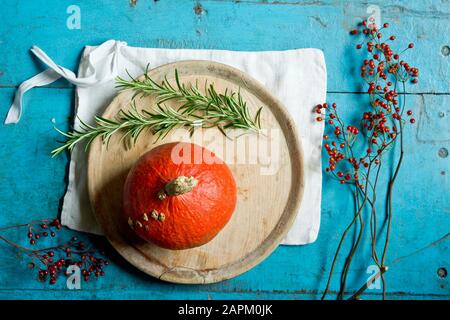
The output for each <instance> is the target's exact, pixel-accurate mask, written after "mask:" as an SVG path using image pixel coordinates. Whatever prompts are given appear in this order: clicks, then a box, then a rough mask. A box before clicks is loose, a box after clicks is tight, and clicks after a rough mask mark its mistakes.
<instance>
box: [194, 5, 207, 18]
mask: <svg viewBox="0 0 450 320" xmlns="http://www.w3.org/2000/svg"><path fill="white" fill-rule="evenodd" d="M194 12H195V14H196V15H198V16H201V15H204V14H205V13H206V11H205V9H203V6H202V5H201V4H200V3H199V2H198V3H197V4H196V5H195V6H194Z"/></svg>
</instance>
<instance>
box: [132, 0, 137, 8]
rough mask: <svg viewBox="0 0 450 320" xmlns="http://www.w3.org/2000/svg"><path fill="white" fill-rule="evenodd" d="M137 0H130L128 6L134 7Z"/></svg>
mask: <svg viewBox="0 0 450 320" xmlns="http://www.w3.org/2000/svg"><path fill="white" fill-rule="evenodd" d="M137 2H138V0H130V6H132V7H135V6H136V4H137Z"/></svg>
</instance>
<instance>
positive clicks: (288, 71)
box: [5, 40, 327, 245]
mask: <svg viewBox="0 0 450 320" xmlns="http://www.w3.org/2000/svg"><path fill="white" fill-rule="evenodd" d="M31 50H32V52H33V53H34V54H35V55H36V56H37V57H38V58H39V59H40V60H42V61H43V62H44V63H45V64H46V65H47V66H48V67H49V69H47V70H46V71H44V72H42V73H40V74H38V75H36V76H34V77H33V78H31V79H29V80H27V81H25V82H24V83H22V84H21V85H20V87H19V89H18V90H17V92H16V96H15V100H14V103H13V105H12V106H11V109H10V110H9V112H8V115H7V118H6V120H5V123H16V122H18V121H19V119H20V115H21V109H22V106H21V104H22V95H23V94H24V93H25V92H26V91H27V90H29V89H30V88H32V87H34V86H43V85H47V84H49V83H51V82H54V81H55V80H57V79H58V78H60V77H64V78H66V79H67V80H68V81H70V82H71V83H73V84H75V85H76V86H77V89H76V109H75V112H76V115H77V116H78V117H79V118H81V119H82V120H84V121H87V122H92V120H93V117H94V115H98V114H101V113H102V112H103V110H104V109H105V108H106V107H107V106H108V104H109V102H110V101H111V100H112V98H113V97H114V96H115V95H116V93H117V90H116V89H115V88H114V86H115V82H114V79H115V78H116V77H117V76H121V77H124V78H127V74H126V70H128V72H129V73H130V74H131V75H132V76H133V77H134V76H139V75H141V74H142V73H143V72H144V70H145V67H146V66H147V64H150V68H154V67H157V66H159V65H162V64H166V63H170V62H175V61H180V60H211V61H216V62H220V63H224V64H228V65H230V66H233V67H235V68H238V69H240V70H242V71H244V72H246V73H248V74H249V75H250V76H252V77H254V78H255V79H256V80H258V81H259V82H261V83H262V84H263V85H264V86H265V87H266V88H268V89H269V90H270V91H271V92H272V94H274V95H275V96H276V97H278V98H279V99H280V100H281V102H282V103H283V104H284V106H285V107H286V108H287V109H288V110H289V112H290V113H291V116H292V118H293V119H294V121H295V122H296V125H297V128H298V131H299V134H300V137H301V139H302V145H303V151H304V155H305V189H304V194H303V201H302V203H301V207H300V212H299V213H298V215H297V218H296V220H295V222H294V225H293V227H292V229H291V230H290V231H289V233H288V235H287V236H286V238H285V239H284V241H283V244H289V245H298V244H307V243H311V242H314V241H315V240H316V238H317V235H318V232H319V226H320V205H321V194H322V168H321V147H322V146H321V143H322V142H321V141H322V135H323V130H324V125H323V123H316V122H314V116H313V115H312V109H313V107H314V106H315V105H316V104H318V103H322V102H324V101H325V98H326V80H327V76H326V67H325V60H324V56H323V53H322V51H320V50H318V49H298V50H286V51H262V52H241V51H225V50H190V49H153V48H136V47H130V46H127V44H126V43H124V42H121V41H114V40H109V41H106V42H105V43H103V44H102V45H100V46H97V47H93V46H86V48H85V50H84V52H83V56H82V58H81V61H80V65H79V69H78V77H76V76H75V74H74V73H73V72H72V71H70V70H68V69H65V68H63V67H61V66H58V65H57V64H56V63H54V62H53V61H52V60H51V59H50V58H49V57H48V56H47V55H46V54H45V53H44V52H43V51H42V50H40V49H39V48H38V47H33V48H32V49H31ZM74 126H75V128H77V127H78V126H79V121H78V120H75V123H74ZM69 170H70V171H69V183H68V187H67V192H66V195H65V197H64V204H63V208H62V214H61V215H62V216H61V221H62V224H63V225H66V226H67V227H69V228H72V229H75V230H79V231H84V232H90V233H96V234H101V229H100V227H99V226H98V224H97V222H96V220H95V218H94V215H93V213H92V211H91V207H90V204H89V198H88V193H87V183H86V175H87V156H86V154H85V152H84V150H83V148H80V147H76V148H75V149H74V150H73V152H72V156H71V161H70V169H69Z"/></svg>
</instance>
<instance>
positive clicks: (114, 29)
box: [0, 0, 450, 93]
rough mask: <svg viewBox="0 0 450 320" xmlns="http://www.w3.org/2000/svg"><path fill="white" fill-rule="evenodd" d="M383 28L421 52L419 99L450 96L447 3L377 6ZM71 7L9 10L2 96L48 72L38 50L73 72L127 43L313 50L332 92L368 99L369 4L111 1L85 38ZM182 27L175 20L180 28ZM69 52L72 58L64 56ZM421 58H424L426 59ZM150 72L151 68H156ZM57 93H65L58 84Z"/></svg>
mask: <svg viewBox="0 0 450 320" xmlns="http://www.w3.org/2000/svg"><path fill="white" fill-rule="evenodd" d="M372 3H373V4H374V5H378V6H379V8H380V13H381V18H382V19H383V20H386V21H389V22H391V28H390V29H389V31H388V33H389V34H391V33H392V34H395V35H397V36H398V39H400V40H399V41H401V43H399V48H405V47H406V46H407V44H408V43H409V42H414V43H415V44H416V49H415V50H414V51H413V52H411V53H408V54H406V55H405V59H407V60H411V62H412V63H414V64H415V65H416V66H417V67H418V68H419V69H420V70H422V72H421V79H420V83H419V85H417V86H414V87H413V88H411V89H410V91H411V92H421V93H423V92H425V93H431V92H438V93H448V92H450V91H449V82H448V77H449V64H448V54H449V51H450V50H449V48H448V45H449V44H448V34H449V32H450V23H449V20H450V8H449V6H448V5H447V4H446V3H445V2H442V1H437V0H426V1H409V2H403V3H401V4H398V3H397V1H394V0H389V1H380V0H378V1H373V2H371V4H372ZM72 4H73V1H70V0H62V1H53V2H49V1H45V0H36V1H27V2H25V3H21V4H20V5H19V4H18V3H17V2H16V1H14V0H6V1H4V2H3V6H2V12H3V16H4V20H3V22H2V27H1V28H0V48H1V50H2V52H3V55H2V56H1V57H0V86H17V85H18V84H19V83H20V82H21V81H23V80H24V79H26V78H29V77H30V76H32V75H34V74H35V73H36V72H38V71H41V70H42V69H43V67H42V65H41V64H40V63H39V62H37V61H36V60H33V59H32V58H31V57H30V53H29V51H28V49H29V48H30V46H31V45H33V44H36V45H39V46H40V47H41V48H42V49H44V50H46V51H47V52H48V54H49V55H50V56H51V57H53V58H54V59H55V61H57V62H58V63H60V64H62V65H64V66H66V67H68V68H70V69H75V68H76V64H77V60H78V58H79V54H80V52H81V51H82V48H83V47H84V46H85V45H98V44H100V43H101V42H103V41H105V40H107V39H120V40H124V41H127V42H128V43H129V45H133V46H142V47H169V48H213V49H228V50H250V51H254V50H284V49H292V48H302V47H305V48H306V47H315V48H320V49H322V50H324V53H325V56H326V61H327V67H328V74H329V77H328V89H329V91H330V92H355V91H360V90H363V89H362V88H361V87H358V86H357V85H356V83H355V82H354V79H355V78H356V77H357V76H358V72H357V69H358V65H357V64H355V63H356V62H357V61H359V60H362V59H363V58H364V57H363V55H362V53H361V52H356V51H355V50H352V47H354V45H355V44H356V39H355V38H351V37H350V36H349V35H348V32H349V31H350V30H351V29H352V28H354V26H355V24H356V23H357V22H358V21H360V20H361V19H362V18H363V17H365V16H367V15H368V14H367V9H368V7H367V4H364V3H362V2H356V1H352V2H342V1H320V2H317V1H307V2H303V1H252V0H247V1H231V0H228V1H217V0H215V1H211V0H209V1H194V0H191V1H182V2H175V1H156V2H155V1H138V2H137V4H136V5H135V6H130V5H129V3H128V2H127V1H121V2H117V3H116V4H114V5H111V3H110V2H109V1H105V0H102V1H95V2H87V1H85V2H82V3H80V4H79V8H80V13H81V29H79V30H78V29H74V30H70V29H68V28H67V26H66V20H67V19H68V17H69V14H67V13H66V10H67V8H68V7H69V6H70V5H72ZM175 17H176V18H175ZM61 48H64V50H61ZM418 53H420V54H418ZM150 63H151V61H150ZM56 85H57V86H61V85H66V84H65V83H64V82H59V83H57V84H56Z"/></svg>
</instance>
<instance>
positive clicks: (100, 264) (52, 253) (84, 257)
mask: <svg viewBox="0 0 450 320" xmlns="http://www.w3.org/2000/svg"><path fill="white" fill-rule="evenodd" d="M21 228H26V229H27V237H28V238H29V243H30V245H31V246H35V245H37V243H38V241H40V240H41V239H43V238H47V237H50V238H53V237H56V234H57V232H58V231H59V230H60V229H61V228H62V226H61V223H60V222H59V220H58V219H42V220H37V221H31V222H30V223H27V224H19V225H14V226H8V227H4V228H1V229H0V232H4V231H7V230H11V229H21ZM0 240H2V241H4V242H5V243H7V244H8V245H10V246H11V247H13V248H15V249H16V250H18V251H19V252H21V253H23V254H24V255H26V256H27V257H28V258H30V262H29V263H28V266H29V267H30V268H31V269H35V268H36V269H37V270H38V279H39V280H40V281H42V282H44V281H47V280H48V282H49V284H55V283H56V281H57V280H58V278H59V276H60V275H66V276H68V275H69V274H68V273H67V268H68V267H69V266H73V265H75V266H77V267H79V268H80V269H82V270H81V273H82V275H83V277H84V280H85V281H89V278H90V277H91V274H94V275H95V276H96V277H101V276H104V275H105V272H104V270H103V268H104V266H106V265H108V261H107V260H105V259H104V258H102V257H101V255H102V254H100V253H99V252H97V251H96V250H95V249H94V248H92V247H86V244H85V243H84V242H83V241H80V240H78V238H77V237H72V238H71V239H70V240H69V241H66V242H64V243H63V244H58V245H55V246H51V247H45V248H39V249H31V248H27V247H24V246H21V245H19V244H17V243H15V242H13V241H12V240H10V239H8V238H7V237H5V236H3V235H0Z"/></svg>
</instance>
